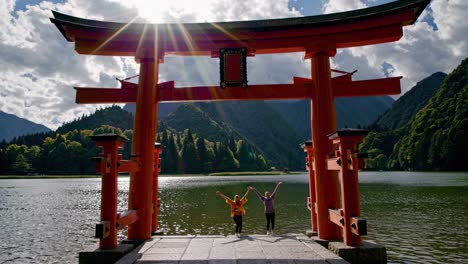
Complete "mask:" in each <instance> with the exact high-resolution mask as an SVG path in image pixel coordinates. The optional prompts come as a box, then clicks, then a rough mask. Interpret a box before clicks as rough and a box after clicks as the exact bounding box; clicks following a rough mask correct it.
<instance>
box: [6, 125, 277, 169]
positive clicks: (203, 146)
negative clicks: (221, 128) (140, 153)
mask: <svg viewBox="0 0 468 264" xmlns="http://www.w3.org/2000/svg"><path fill="white" fill-rule="evenodd" d="M161 130H162V132H160V133H158V134H157V142H160V143H161V144H162V145H163V146H164V147H163V151H162V154H161V169H162V173H164V174H171V173H180V174H184V173H211V172H223V171H263V170H266V169H267V168H268V166H267V162H266V161H265V158H264V157H263V156H262V155H261V154H258V153H256V152H255V151H254V150H253V149H252V147H251V146H250V145H249V144H248V143H246V141H245V140H242V139H237V140H236V139H235V138H234V136H231V137H230V138H229V139H228V140H226V141H224V142H211V141H208V140H206V139H204V138H203V137H201V136H197V135H196V134H193V133H192V132H191V131H190V130H188V129H187V130H185V131H183V132H174V131H170V130H169V129H165V128H162V129H160V131H161ZM102 133H115V134H118V135H121V136H124V137H125V138H127V139H129V140H127V141H126V143H125V146H124V148H123V150H122V153H121V154H122V155H123V158H124V159H129V157H130V150H131V138H132V131H131V130H129V129H127V130H125V131H123V132H122V130H121V129H120V128H115V127H112V126H108V125H102V126H100V127H98V128H96V129H93V130H89V129H82V130H78V129H74V130H72V131H69V132H66V133H64V134H60V133H54V134H53V135H51V134H50V133H49V134H36V135H31V136H28V137H27V138H21V137H20V138H17V139H15V140H14V141H25V140H28V141H30V142H33V141H34V140H41V138H44V137H45V138H44V139H43V140H42V143H40V144H31V145H30V146H28V145H27V144H17V143H11V144H6V143H5V142H3V143H1V146H0V168H1V171H0V173H1V174H18V175H25V174H28V173H29V174H46V175H61V174H67V175H68V174H94V173H95V166H94V164H93V163H92V162H91V159H92V157H95V156H97V155H98V154H99V153H100V150H99V149H98V148H96V146H95V142H94V141H92V140H91V137H90V136H92V135H98V134H102ZM32 137H35V138H36V139H32Z"/></svg>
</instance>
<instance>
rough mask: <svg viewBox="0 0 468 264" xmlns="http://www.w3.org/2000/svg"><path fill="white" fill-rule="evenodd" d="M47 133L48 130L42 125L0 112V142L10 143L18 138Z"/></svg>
mask: <svg viewBox="0 0 468 264" xmlns="http://www.w3.org/2000/svg"><path fill="white" fill-rule="evenodd" d="M48 131H50V129H49V128H48V127H46V126H44V125H41V124H36V123H34V122H32V121H29V120H27V119H24V118H20V117H18V116H16V115H13V114H8V113H5V112H2V111H0V141H2V140H5V141H10V140H12V139H13V138H15V137H18V136H22V135H27V134H35V133H41V132H48Z"/></svg>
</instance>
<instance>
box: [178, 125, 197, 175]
mask: <svg viewBox="0 0 468 264" xmlns="http://www.w3.org/2000/svg"><path fill="white" fill-rule="evenodd" d="M180 156H181V158H182V164H183V168H184V172H185V173H199V172H201V168H200V159H199V158H198V155H197V150H196V148H195V143H194V141H193V135H192V133H191V132H190V130H187V135H186V136H185V140H184V143H183V148H182V153H181V155H180Z"/></svg>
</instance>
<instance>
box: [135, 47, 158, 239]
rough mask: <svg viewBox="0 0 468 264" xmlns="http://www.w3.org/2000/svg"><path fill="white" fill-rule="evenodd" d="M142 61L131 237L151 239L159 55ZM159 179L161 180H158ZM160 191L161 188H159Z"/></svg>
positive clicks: (136, 128) (139, 82) (136, 117)
mask: <svg viewBox="0 0 468 264" xmlns="http://www.w3.org/2000/svg"><path fill="white" fill-rule="evenodd" d="M137 61H139V62H140V76H139V80H138V92H137V101H136V110H135V118H134V123H133V142H132V154H133V155H135V156H136V157H137V159H138V160H139V163H140V165H141V168H140V170H139V171H138V172H136V173H132V174H131V175H130V190H129V195H128V197H129V198H128V199H129V201H128V207H129V210H132V209H133V210H138V212H139V216H138V220H137V221H136V222H135V223H133V224H132V225H130V226H129V227H128V239H129V240H146V239H149V238H151V226H152V223H151V221H152V213H153V204H152V197H153V187H152V186H153V184H154V183H153V170H154V169H157V168H154V145H153V144H152V143H151V142H154V141H155V136H156V131H157V109H158V107H157V101H156V100H155V98H157V89H156V87H157V84H158V71H159V62H158V58H157V55H156V56H151V57H149V58H137ZM155 180H156V181H157V179H155ZM155 191H157V190H155Z"/></svg>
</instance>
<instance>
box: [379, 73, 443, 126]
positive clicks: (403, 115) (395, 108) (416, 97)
mask: <svg viewBox="0 0 468 264" xmlns="http://www.w3.org/2000/svg"><path fill="white" fill-rule="evenodd" d="M446 77H447V74H445V73H443V72H436V73H434V74H432V75H431V76H429V77H427V78H425V79H423V80H422V81H419V82H418V83H417V84H416V86H414V87H413V88H411V90H409V91H408V92H407V93H405V94H404V95H402V96H401V97H400V98H398V100H397V101H396V102H395V103H394V104H393V105H392V106H391V108H390V109H389V110H388V111H387V112H386V113H385V114H383V115H382V116H381V117H380V118H379V119H378V120H377V121H376V124H377V126H379V127H381V128H384V129H390V130H392V129H396V128H399V127H402V126H404V125H406V124H407V123H409V122H410V121H411V120H412V119H413V118H414V116H415V115H416V113H417V112H418V111H419V110H421V109H422V108H423V107H424V106H425V105H426V104H427V103H428V102H429V99H431V98H432V97H433V96H434V95H435V94H436V93H437V91H438V90H439V87H440V85H441V84H442V82H443V81H444V79H445V78H446Z"/></svg>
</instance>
